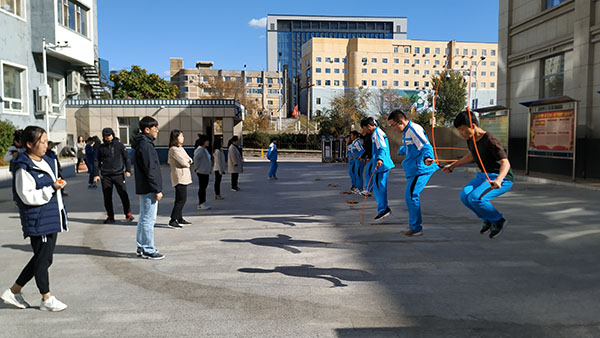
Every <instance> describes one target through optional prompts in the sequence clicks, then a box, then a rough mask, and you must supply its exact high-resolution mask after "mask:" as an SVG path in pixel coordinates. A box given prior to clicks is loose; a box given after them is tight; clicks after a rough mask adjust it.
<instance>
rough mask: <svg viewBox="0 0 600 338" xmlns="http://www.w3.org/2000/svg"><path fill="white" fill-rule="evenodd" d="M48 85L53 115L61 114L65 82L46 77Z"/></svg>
mask: <svg viewBox="0 0 600 338" xmlns="http://www.w3.org/2000/svg"><path fill="white" fill-rule="evenodd" d="M48 85H49V86H50V89H51V91H52V93H51V94H52V96H51V97H50V105H51V107H52V108H51V109H50V111H52V112H53V113H54V114H62V102H63V101H64V99H65V81H64V80H63V79H61V78H57V77H50V76H48Z"/></svg>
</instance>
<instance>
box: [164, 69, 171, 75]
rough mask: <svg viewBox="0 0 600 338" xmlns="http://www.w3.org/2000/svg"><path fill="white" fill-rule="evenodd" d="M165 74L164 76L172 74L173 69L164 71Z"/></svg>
mask: <svg viewBox="0 0 600 338" xmlns="http://www.w3.org/2000/svg"><path fill="white" fill-rule="evenodd" d="M163 75H164V76H171V71H170V70H165V71H164V72H163Z"/></svg>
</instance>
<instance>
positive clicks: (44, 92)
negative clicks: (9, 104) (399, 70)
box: [34, 85, 52, 113]
mask: <svg viewBox="0 0 600 338" xmlns="http://www.w3.org/2000/svg"><path fill="white" fill-rule="evenodd" d="M51 97H52V88H51V87H50V86H49V85H41V86H39V87H37V89H36V91H35V102H34V103H35V112H36V113H44V112H46V102H48V101H46V98H51ZM48 110H50V109H48Z"/></svg>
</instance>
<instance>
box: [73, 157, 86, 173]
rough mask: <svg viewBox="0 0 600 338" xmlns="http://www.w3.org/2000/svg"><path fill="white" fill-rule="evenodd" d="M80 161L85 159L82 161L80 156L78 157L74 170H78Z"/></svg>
mask: <svg viewBox="0 0 600 338" xmlns="http://www.w3.org/2000/svg"><path fill="white" fill-rule="evenodd" d="M81 162H84V163H85V161H84V160H83V159H82V158H78V159H77V165H75V170H76V171H77V172H79V164H80V163H81Z"/></svg>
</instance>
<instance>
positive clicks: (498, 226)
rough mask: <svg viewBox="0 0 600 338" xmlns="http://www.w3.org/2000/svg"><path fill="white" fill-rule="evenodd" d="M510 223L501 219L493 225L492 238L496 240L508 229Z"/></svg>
mask: <svg viewBox="0 0 600 338" xmlns="http://www.w3.org/2000/svg"><path fill="white" fill-rule="evenodd" d="M507 224H508V221H507V220H505V219H504V218H502V219H500V220H499V221H498V222H494V223H492V227H491V232H490V238H496V237H498V236H500V234H502V231H504V229H505V228H506V225H507Z"/></svg>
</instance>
